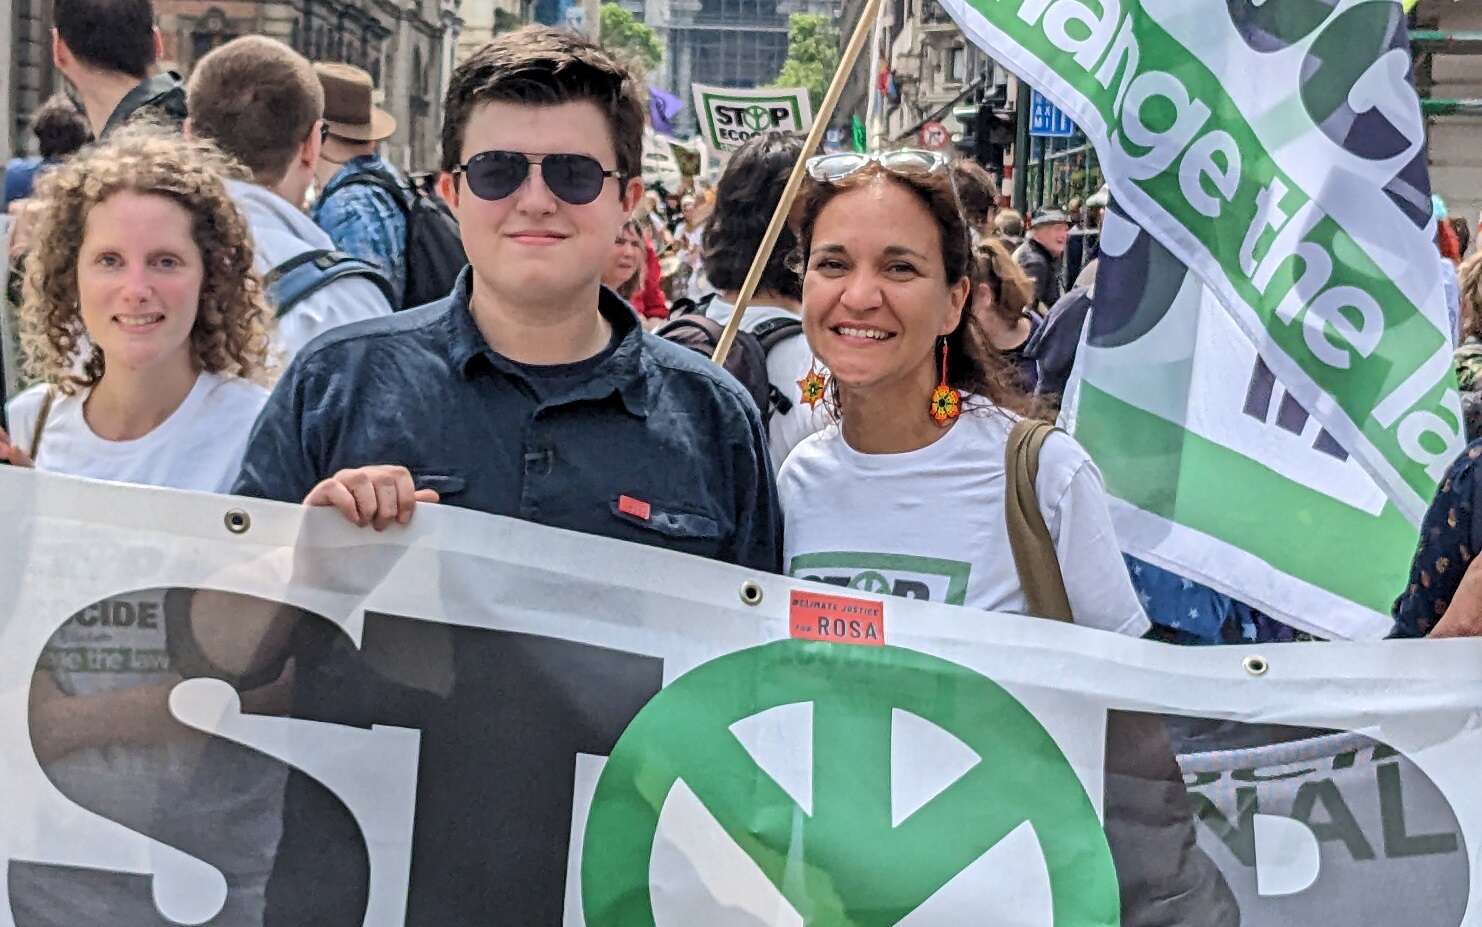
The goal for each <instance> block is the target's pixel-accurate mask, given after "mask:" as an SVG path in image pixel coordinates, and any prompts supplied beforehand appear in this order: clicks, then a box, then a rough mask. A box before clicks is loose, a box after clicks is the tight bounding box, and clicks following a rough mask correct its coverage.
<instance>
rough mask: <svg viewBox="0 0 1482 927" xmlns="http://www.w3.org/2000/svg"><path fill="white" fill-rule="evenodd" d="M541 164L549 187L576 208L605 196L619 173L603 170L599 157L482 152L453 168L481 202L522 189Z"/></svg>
mask: <svg viewBox="0 0 1482 927" xmlns="http://www.w3.org/2000/svg"><path fill="white" fill-rule="evenodd" d="M532 164H539V165H540V177H541V179H542V180H544V181H545V185H546V188H547V189H549V190H550V191H551V192H552V193H554V194H555V195H556V196H557V197H558V198H560V199H561V200H563V201H564V202H567V203H570V204H571V205H572V206H585V205H586V204H588V203H590V202H592V201H593V200H595V199H596V198H597V197H598V196H599V195H600V194H601V193H602V185H603V184H605V183H606V182H607V178H609V177H617V178H619V179H621V178H622V174H620V173H619V172H617V171H615V170H614V171H608V170H603V169H602V165H601V163H599V162H598V161H597V159H596V158H590V157H588V156H586V155H581V154H548V155H529V154H525V153H524V152H520V151H481V152H479V153H478V154H476V155H474V156H473V157H471V158H469V159H468V162H467V163H466V164H460V165H458V166H457V167H455V168H453V171H452V173H453V175H454V176H455V177H456V176H457V175H459V174H462V175H463V176H464V177H467V178H468V189H469V190H470V191H472V192H473V195H474V196H476V197H478V198H479V199H481V200H502V199H504V198H505V197H506V196H509V195H510V194H512V193H514V192H515V191H516V190H518V189H520V185H521V184H523V183H524V182H525V178H526V177H529V176H530V165H532Z"/></svg>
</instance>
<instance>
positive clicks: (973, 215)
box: [952, 158, 998, 243]
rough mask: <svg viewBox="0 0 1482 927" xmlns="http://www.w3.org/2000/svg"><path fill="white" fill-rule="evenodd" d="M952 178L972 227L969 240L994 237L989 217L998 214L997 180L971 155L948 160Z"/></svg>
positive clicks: (991, 218)
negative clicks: (950, 163)
mask: <svg viewBox="0 0 1482 927" xmlns="http://www.w3.org/2000/svg"><path fill="white" fill-rule="evenodd" d="M952 180H953V182H954V183H956V184H957V195H958V197H960V198H961V199H962V209H963V212H964V213H966V215H967V224H968V225H969V226H971V227H972V230H973V241H974V242H975V243H976V242H980V241H985V240H987V239H989V238H992V237H994V235H996V234H997V229H996V228H995V226H994V224H993V219H994V217H995V216H996V215H997V214H998V182H997V181H996V180H994V179H993V175H992V174H990V173H988V170H987V168H985V167H983V165H981V164H979V163H978V162H976V161H974V160H972V159H971V158H959V159H957V160H956V161H954V162H952Z"/></svg>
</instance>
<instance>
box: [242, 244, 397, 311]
mask: <svg viewBox="0 0 1482 927" xmlns="http://www.w3.org/2000/svg"><path fill="white" fill-rule="evenodd" d="M345 277H364V278H366V279H367V280H370V281H371V282H372V283H374V284H375V285H376V286H377V287H378V288H379V289H380V291H381V293H382V294H383V295H384V296H385V297H386V302H387V303H388V304H393V305H394V303H393V300H392V296H391V281H389V280H387V279H386V275H385V274H383V273H381V271H380V270H379V269H378V268H377V267H376V266H375V265H374V264H371V263H369V262H367V261H362V260H361V259H360V258H357V257H352V256H351V255H348V254H346V253H344V252H343V251H331V250H329V249H326V248H319V249H315V250H313V251H305V252H304V253H303V254H296V255H294V256H293V257H291V258H289V259H288V260H286V261H284V262H283V263H282V264H279V265H278V266H277V267H274V268H273V269H272V270H270V271H268V272H267V274H266V275H265V276H264V277H263V285H264V287H265V288H266V289H267V291H268V299H269V300H271V301H272V303H273V306H274V307H275V309H276V311H277V317H278V318H280V319H281V318H283V317H284V316H285V315H287V314H288V313H289V311H290V310H292V309H293V307H294V306H296V305H298V304H299V303H300V302H302V301H304V300H305V299H307V298H309V297H310V296H312V295H314V294H315V293H317V292H319V291H320V290H322V289H324V288H325V287H327V286H329V285H330V284H331V283H334V282H335V281H336V280H341V279H343V278H345Z"/></svg>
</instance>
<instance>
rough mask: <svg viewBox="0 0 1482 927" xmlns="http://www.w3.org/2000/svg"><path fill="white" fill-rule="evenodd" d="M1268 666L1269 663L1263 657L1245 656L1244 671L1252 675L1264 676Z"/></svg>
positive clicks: (1269, 666) (1269, 665)
mask: <svg viewBox="0 0 1482 927" xmlns="http://www.w3.org/2000/svg"><path fill="white" fill-rule="evenodd" d="M1270 668H1271V664H1270V663H1267V662H1266V658H1265V657H1255V656H1252V657H1246V658H1245V671H1246V672H1247V673H1250V674H1251V675H1252V676H1264V675H1266V671H1267V670H1269V669H1270Z"/></svg>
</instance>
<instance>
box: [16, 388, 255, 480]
mask: <svg viewBox="0 0 1482 927" xmlns="http://www.w3.org/2000/svg"><path fill="white" fill-rule="evenodd" d="M45 395H46V387H45V386H33V387H31V388H30V389H28V390H26V391H25V392H24V393H21V394H20V395H19V396H17V397H15V398H14V399H12V400H11V401H10V406H9V407H8V410H7V411H8V412H9V415H10V425H11V431H10V434H11V436H12V437H13V438H15V440H16V442H17V443H18V444H20V446H21V447H22V448H24V449H26V450H27V451H29V450H30V449H31V435H32V432H33V431H34V430H35V428H36V416H37V415H38V414H39V413H40V411H41V404H42V400H43V399H44V397H45ZM87 396H88V391H87V390H80V391H78V392H77V393H75V394H74V395H71V396H63V395H61V394H58V395H57V397H56V400H55V401H54V402H53V404H52V408H51V415H49V416H48V417H47V420H46V427H45V430H44V431H43V434H42V438H41V455H40V456H39V457H38V458H37V460H36V466H37V468H38V469H40V470H48V471H51V472H53V473H65V474H68V475H70V476H85V477H89V478H92V479H97V480H112V481H113V482H117V483H139V484H141V485H144V486H165V487H168V488H171V489H195V490H201V491H203V492H226V491H228V490H229V489H231V486H232V483H233V482H235V481H236V478H237V471H238V470H240V469H241V467H242V456H243V454H245V453H246V451H247V436H248V434H250V433H251V431H252V424H253V423H254V422H256V421H257V414H258V413H259V412H261V411H262V407H263V405H264V404H265V403H266V402H267V400H268V393H267V390H265V389H263V388H262V387H260V386H258V385H257V384H255V383H249V382H247V381H246V380H242V379H238V378H235V377H232V378H227V377H222V376H220V375H218V374H214V373H203V374H201V375H200V376H199V377H197V378H196V384H195V386H193V387H191V391H190V393H189V394H188V395H187V396H186V397H185V401H184V402H182V403H181V404H180V407H179V408H178V409H176V410H175V411H174V412H173V413H171V415H170V417H169V418H167V419H165V421H164V422H163V423H161V424H160V426H159V427H158V428H156V429H154V430H153V431H151V432H150V433H149V434H147V435H145V436H144V437H142V438H136V439H134V440H132V441H107V440H104V439H103V438H100V437H98V436H97V435H96V434H94V433H93V430H92V428H91V427H89V426H88V423H87V421H86V419H84V418H83V414H82V405H83V402H84V401H86V399H87Z"/></svg>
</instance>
